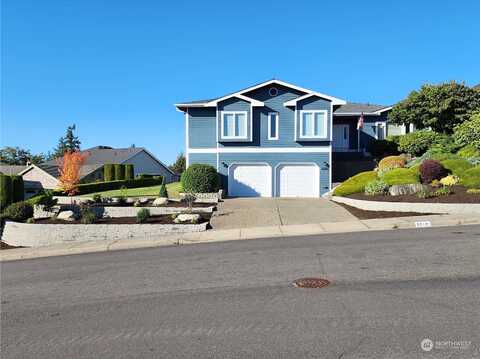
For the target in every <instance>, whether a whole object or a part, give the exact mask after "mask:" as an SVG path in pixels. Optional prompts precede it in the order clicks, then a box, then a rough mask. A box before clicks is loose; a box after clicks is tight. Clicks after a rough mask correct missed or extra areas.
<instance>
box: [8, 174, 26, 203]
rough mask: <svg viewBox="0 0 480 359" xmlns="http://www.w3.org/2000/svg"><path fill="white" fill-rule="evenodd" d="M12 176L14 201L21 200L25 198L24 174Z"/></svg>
mask: <svg viewBox="0 0 480 359" xmlns="http://www.w3.org/2000/svg"><path fill="white" fill-rule="evenodd" d="M11 177H12V202H20V201H23V200H24V199H25V188H24V185H23V178H22V176H11Z"/></svg>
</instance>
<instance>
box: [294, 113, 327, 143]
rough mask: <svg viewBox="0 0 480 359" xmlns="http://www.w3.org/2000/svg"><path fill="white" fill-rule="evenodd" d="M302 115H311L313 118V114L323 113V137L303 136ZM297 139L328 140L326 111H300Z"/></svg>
mask: <svg viewBox="0 0 480 359" xmlns="http://www.w3.org/2000/svg"><path fill="white" fill-rule="evenodd" d="M304 113H313V118H315V114H317V113H323V114H324V117H323V118H324V120H325V121H324V125H325V136H304V135H303V133H302V132H303V114H304ZM299 138H321V139H328V111H327V110H300V137H299Z"/></svg>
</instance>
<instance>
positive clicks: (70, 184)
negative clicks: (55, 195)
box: [57, 151, 88, 196]
mask: <svg viewBox="0 0 480 359" xmlns="http://www.w3.org/2000/svg"><path fill="white" fill-rule="evenodd" d="M87 157H88V154H87V153H82V152H80V151H71V152H70V151H67V152H65V153H64V155H63V157H62V158H60V159H58V160H57V163H58V167H59V172H60V177H59V179H58V181H59V186H60V189H61V190H62V191H63V192H65V193H67V195H69V196H74V195H75V194H76V193H77V192H78V188H77V186H78V183H79V182H80V168H81V167H82V166H83V164H84V163H85V160H86V159H87Z"/></svg>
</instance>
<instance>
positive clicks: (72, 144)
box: [53, 124, 81, 158]
mask: <svg viewBox="0 0 480 359" xmlns="http://www.w3.org/2000/svg"><path fill="white" fill-rule="evenodd" d="M75 129H76V127H75V124H73V125H72V126H68V127H67V132H66V133H65V136H62V137H60V139H59V140H58V145H57V147H56V148H55V149H54V150H53V152H54V153H53V157H54V158H58V157H62V156H63V155H64V153H65V152H73V151H79V150H80V144H81V142H80V140H79V139H78V137H77V136H75V135H74V133H73V131H74V130H75Z"/></svg>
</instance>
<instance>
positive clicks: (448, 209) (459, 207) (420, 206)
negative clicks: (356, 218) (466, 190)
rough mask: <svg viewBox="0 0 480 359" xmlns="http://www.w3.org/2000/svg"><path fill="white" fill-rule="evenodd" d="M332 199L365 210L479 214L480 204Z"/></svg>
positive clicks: (335, 197) (336, 197)
mask: <svg viewBox="0 0 480 359" xmlns="http://www.w3.org/2000/svg"><path fill="white" fill-rule="evenodd" d="M332 201H334V202H338V203H344V204H346V205H349V206H352V207H356V208H360V209H364V210H367V211H388V212H417V213H438V214H479V215H480V204H478V203H411V202H378V201H365V200H360V199H353V198H347V197H338V196H333V197H332Z"/></svg>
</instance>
